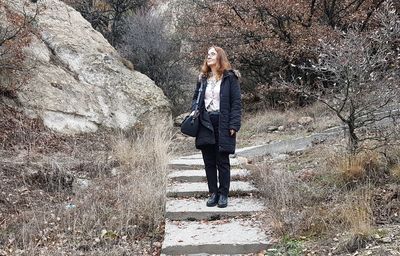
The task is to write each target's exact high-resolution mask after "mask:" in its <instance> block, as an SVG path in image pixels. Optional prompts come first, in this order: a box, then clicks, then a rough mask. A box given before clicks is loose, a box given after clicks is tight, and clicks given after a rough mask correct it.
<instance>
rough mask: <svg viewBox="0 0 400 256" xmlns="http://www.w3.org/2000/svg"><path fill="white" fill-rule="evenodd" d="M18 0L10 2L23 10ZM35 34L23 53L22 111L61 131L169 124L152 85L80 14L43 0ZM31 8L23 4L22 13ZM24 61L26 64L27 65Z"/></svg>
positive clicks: (55, 1) (166, 108)
mask: <svg viewBox="0 0 400 256" xmlns="http://www.w3.org/2000/svg"><path fill="white" fill-rule="evenodd" d="M23 2H25V1H23V0H15V1H9V3H8V5H10V6H9V8H10V9H11V10H15V11H17V10H22V5H23ZM39 3H40V6H41V7H40V9H41V10H40V13H39V15H38V16H37V21H36V22H35V26H36V29H37V30H38V33H36V35H34V34H32V36H31V37H32V41H31V43H30V45H29V47H27V48H26V49H25V53H26V55H27V65H30V66H31V67H32V70H31V74H32V76H31V78H30V79H29V81H28V82H27V83H26V85H24V87H23V88H22V89H21V90H19V92H18V100H19V101H20V103H21V104H22V106H23V109H24V110H25V111H26V112H27V113H28V114H30V115H32V116H39V117H41V118H43V120H44V124H45V125H46V126H48V127H50V128H52V129H54V130H56V131H59V132H63V133H77V132H93V131H96V130H97V129H98V127H100V126H106V127H114V128H122V129H125V128H129V127H131V126H133V125H136V124H137V123H140V122H142V123H144V124H147V123H151V122H152V120H159V119H160V118H163V119H167V120H170V108H169V103H168V101H167V99H166V97H165V96H164V94H163V93H162V91H161V89H160V88H158V87H157V86H156V85H155V84H154V82H153V81H152V80H151V79H149V78H148V77H147V76H145V75H143V74H141V73H139V72H137V71H132V70H130V69H129V68H128V67H126V66H125V65H124V60H123V59H122V58H121V57H120V55H119V54H118V53H117V51H116V50H115V49H114V48H113V47H112V46H111V45H110V44H109V43H108V42H107V40H106V39H105V38H104V37H103V36H102V35H101V34H100V33H99V32H97V31H95V30H94V29H93V28H92V27H91V25H90V23H89V22H87V21H86V20H85V19H84V18H83V17H82V16H81V14H80V13H79V12H77V11H75V10H74V9H73V8H71V7H69V6H68V5H66V4H64V3H63V2H61V1H59V0H42V1H40V2H39ZM35 7H36V5H35V4H32V3H28V4H27V6H25V8H24V9H25V10H27V12H28V13H29V11H31V12H32V11H33V10H34V9H35ZM28 62H29V63H28Z"/></svg>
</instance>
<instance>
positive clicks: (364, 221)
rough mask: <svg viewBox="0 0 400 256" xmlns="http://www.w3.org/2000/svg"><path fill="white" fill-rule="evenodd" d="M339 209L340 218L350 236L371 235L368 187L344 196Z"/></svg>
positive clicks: (371, 220)
mask: <svg viewBox="0 0 400 256" xmlns="http://www.w3.org/2000/svg"><path fill="white" fill-rule="evenodd" d="M340 208H341V209H340V214H341V216H340V217H341V218H342V219H343V220H344V221H345V222H344V223H345V226H346V227H347V228H349V230H350V232H351V233H352V234H355V235H361V236H363V237H367V236H370V235H372V233H373V214H372V208H371V190H370V187H368V186H366V187H364V188H360V189H358V190H356V191H354V192H352V193H349V194H348V195H346V196H345V199H344V201H343V202H342V204H341V205H340Z"/></svg>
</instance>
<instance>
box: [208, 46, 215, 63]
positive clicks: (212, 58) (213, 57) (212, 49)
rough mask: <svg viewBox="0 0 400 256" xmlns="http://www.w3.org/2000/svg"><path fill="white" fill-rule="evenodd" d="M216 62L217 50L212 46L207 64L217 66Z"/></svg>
mask: <svg viewBox="0 0 400 256" xmlns="http://www.w3.org/2000/svg"><path fill="white" fill-rule="evenodd" d="M216 64H217V51H216V50H215V48H214V47H213V48H210V50H208V54H207V65H208V66H209V67H211V66H215V65H216Z"/></svg>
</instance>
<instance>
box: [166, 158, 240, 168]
mask: <svg viewBox="0 0 400 256" xmlns="http://www.w3.org/2000/svg"><path fill="white" fill-rule="evenodd" d="M244 163H247V160H246V158H243V157H231V158H230V164H231V167H233V168H234V167H239V166H240V165H241V164H244ZM169 168H170V169H176V170H182V169H183V170H189V169H190V170H193V169H194V170H196V169H202V168H204V162H203V158H201V157H200V158H199V157H198V155H193V156H186V157H182V158H178V159H173V160H171V161H170V162H169Z"/></svg>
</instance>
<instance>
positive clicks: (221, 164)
mask: <svg viewBox="0 0 400 256" xmlns="http://www.w3.org/2000/svg"><path fill="white" fill-rule="evenodd" d="M238 78H239V72H236V71H233V70H232V69H231V65H230V63H229V61H228V58H227V56H226V53H225V51H224V50H223V49H222V48H220V47H216V46H212V47H210V48H209V50H208V55H207V57H206V59H205V61H204V64H203V66H202V68H201V75H200V77H199V81H198V83H197V88H196V91H195V93H194V96H193V104H192V109H194V105H195V102H196V99H197V95H198V94H199V91H200V87H203V88H202V90H201V91H200V92H201V94H200V101H199V110H200V115H199V118H200V125H199V131H198V133H197V136H196V148H197V149H200V150H201V152H202V155H203V160H204V166H205V170H206V176H207V183H208V189H209V192H210V197H209V198H208V200H207V206H209V207H211V206H216V205H218V207H221V208H223V207H226V206H227V205H228V194H229V184H230V163H229V154H233V153H235V145H236V133H237V132H238V131H239V129H240V122H241V114H242V113H241V107H242V104H241V97H240V86H239V81H238ZM217 176H218V179H217ZM218 181H219V186H218Z"/></svg>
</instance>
